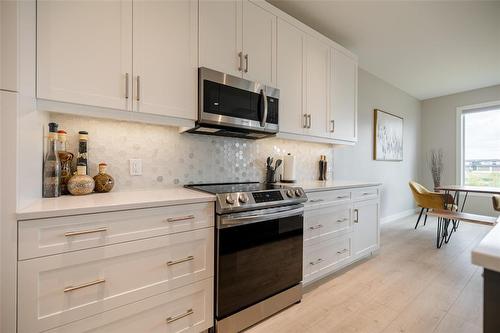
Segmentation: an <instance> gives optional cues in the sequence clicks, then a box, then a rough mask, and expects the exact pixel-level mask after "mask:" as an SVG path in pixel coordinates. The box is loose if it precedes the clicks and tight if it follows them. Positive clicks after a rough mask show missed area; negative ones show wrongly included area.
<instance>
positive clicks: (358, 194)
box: [352, 187, 378, 200]
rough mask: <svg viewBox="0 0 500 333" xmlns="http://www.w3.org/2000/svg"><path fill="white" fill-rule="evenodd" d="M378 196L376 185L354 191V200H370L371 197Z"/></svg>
mask: <svg viewBox="0 0 500 333" xmlns="http://www.w3.org/2000/svg"><path fill="white" fill-rule="evenodd" d="M377 197H378V188H376V187H373V188H370V187H367V188H361V189H356V190H353V191H352V199H353V200H369V199H375V198H377Z"/></svg>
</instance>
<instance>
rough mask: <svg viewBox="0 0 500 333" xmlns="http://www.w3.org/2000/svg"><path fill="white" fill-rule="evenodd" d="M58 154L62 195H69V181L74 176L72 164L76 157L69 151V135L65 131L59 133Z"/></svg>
mask: <svg viewBox="0 0 500 333" xmlns="http://www.w3.org/2000/svg"><path fill="white" fill-rule="evenodd" d="M57 154H58V156H59V160H60V161H61V181H60V184H59V187H60V188H61V194H69V191H68V181H69V180H70V178H71V176H72V174H71V162H72V161H73V157H74V155H73V154H72V153H70V152H69V151H68V144H67V134H66V131H64V130H59V131H57Z"/></svg>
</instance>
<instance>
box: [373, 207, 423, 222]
mask: <svg viewBox="0 0 500 333" xmlns="http://www.w3.org/2000/svg"><path fill="white" fill-rule="evenodd" d="M417 211H419V209H413V208H412V209H407V210H404V211H402V212H399V213H396V214H392V215H389V216H386V217H382V218H381V219H380V224H381V225H382V224H386V223H391V222H395V221H397V220H400V219H402V218H405V217H407V216H411V215H414V214H415V213H416V212H417Z"/></svg>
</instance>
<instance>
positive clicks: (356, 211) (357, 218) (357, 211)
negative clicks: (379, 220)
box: [354, 209, 359, 223]
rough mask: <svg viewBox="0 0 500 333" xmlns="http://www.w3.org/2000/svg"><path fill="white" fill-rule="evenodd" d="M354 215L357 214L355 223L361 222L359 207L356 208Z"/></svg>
mask: <svg viewBox="0 0 500 333" xmlns="http://www.w3.org/2000/svg"><path fill="white" fill-rule="evenodd" d="M354 216H356V217H355V218H354V223H359V210H358V209H355V210H354Z"/></svg>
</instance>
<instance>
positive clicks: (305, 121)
mask: <svg viewBox="0 0 500 333" xmlns="http://www.w3.org/2000/svg"><path fill="white" fill-rule="evenodd" d="M302 127H304V128H307V114H305V113H304V126H302Z"/></svg>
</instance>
